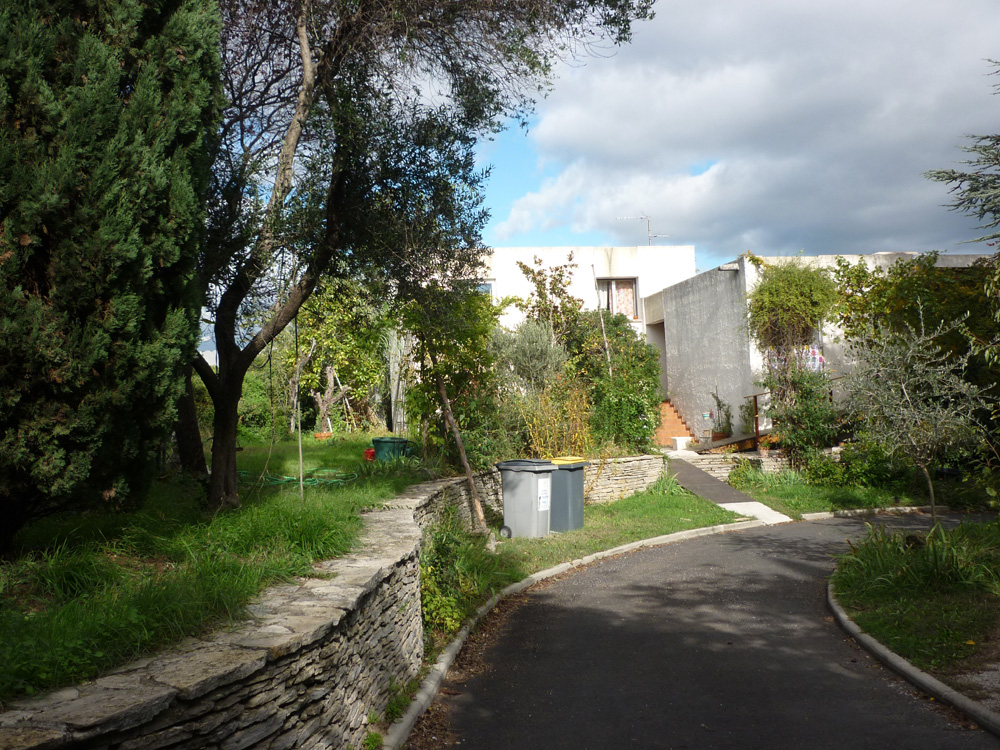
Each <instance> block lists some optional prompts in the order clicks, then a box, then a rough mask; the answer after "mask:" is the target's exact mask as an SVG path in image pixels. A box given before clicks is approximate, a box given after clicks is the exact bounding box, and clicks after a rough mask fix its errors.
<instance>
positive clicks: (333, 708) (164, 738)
mask: <svg viewBox="0 0 1000 750" xmlns="http://www.w3.org/2000/svg"><path fill="white" fill-rule="evenodd" d="M662 467H663V457H662V456H643V457H638V458H627V459H612V460H608V461H602V462H596V463H595V464H594V465H593V466H591V467H588V469H587V473H586V475H585V485H586V487H587V488H588V489H587V491H588V492H589V493H590V494H591V495H592V499H594V500H596V501H598V502H604V501H606V500H611V499H618V498H619V497H622V496H624V495H626V494H631V492H635V491H638V490H641V489H645V487H647V486H648V485H649V484H650V483H651V482H653V481H655V480H656V478H657V477H658V476H659V473H660V471H661V470H662ZM477 487H478V489H479V493H480V496H481V498H482V500H483V503H484V505H485V506H486V508H487V510H488V511H490V512H493V513H499V514H500V515H501V516H502V514H503V503H502V495H501V483H500V474H499V472H497V471H496V470H493V471H490V472H486V473H484V474H482V475H480V476H479V477H477ZM449 507H454V508H455V509H456V510H457V513H458V516H459V517H460V518H462V519H464V521H465V522H466V523H471V518H472V515H471V502H470V499H469V492H468V485H467V483H466V481H465V479H445V480H440V481H436V482H427V483H425V484H421V485H416V486H414V487H411V488H409V489H408V490H407V491H405V492H403V493H402V494H400V495H398V496H397V497H396V498H394V499H393V500H392V501H391V502H389V503H386V505H385V507H384V509H383V510H381V511H378V512H373V513H367V514H365V516H364V519H365V530H364V533H363V535H362V539H361V543H360V545H359V549H358V550H357V551H356V552H354V553H352V554H351V555H348V556H346V557H343V558H339V559H337V560H330V561H327V562H324V563H321V564H319V565H318V566H317V570H318V572H319V573H320V574H322V575H323V576H324V577H322V578H307V579H301V580H298V581H296V582H295V583H293V584H287V585H281V586H275V587H273V588H270V589H268V590H267V591H266V592H265V593H264V594H263V595H262V596H261V597H260V599H259V600H258V601H257V602H255V603H254V604H253V605H252V606H251V607H250V612H251V614H252V616H253V619H252V620H249V621H247V622H243V623H238V624H236V625H234V626H233V627H231V628H228V629H224V630H220V631H217V632H214V633H211V634H208V635H206V636H204V637H201V638H191V639H187V640H186V641H184V642H183V643H182V644H180V645H179V646H178V647H176V648H174V649H170V650H169V651H167V652H165V653H163V654H160V655H157V656H155V657H151V658H146V659H140V660H138V661H136V662H134V663H132V664H129V665H127V666H125V667H123V668H121V669H118V670H115V671H114V672H113V673H111V674H109V675H107V676H104V677H101V678H99V679H97V680H94V681H92V682H88V683H86V684H83V685H79V686H76V687H72V688H66V689H64V690H59V691H56V692H54V693H51V694H49V695H46V696H43V697H40V698H34V699H28V700H22V701H16V702H15V703H14V704H13V706H12V708H11V710H9V711H7V712H5V713H2V714H0V748H2V749H3V750H43V749H45V748H57V747H58V748H74V749H76V748H80V749H81V750H97V749H101V750H158V749H159V748H169V749H170V750H242V749H243V748H255V749H260V750H264V749H267V750H280V749H282V748H293V747H294V748H347V747H355V748H359V747H361V746H362V743H363V741H364V738H365V735H366V733H367V732H368V730H369V727H368V715H369V713H370V712H375V713H379V712H381V711H382V710H383V709H384V708H385V706H386V703H387V702H388V700H389V698H390V697H391V695H392V686H393V685H394V684H395V685H403V684H405V683H406V682H407V681H409V680H410V679H411V678H412V677H414V676H415V675H416V674H417V672H418V670H419V669H420V665H421V661H422V659H423V628H422V623H421V619H420V568H419V554H420V543H421V536H422V529H423V528H426V527H428V526H429V525H432V524H434V523H436V522H437V521H438V520H440V519H441V517H442V516H443V514H444V513H445V510H446V509H447V508H449Z"/></svg>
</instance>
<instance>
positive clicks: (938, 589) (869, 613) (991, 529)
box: [832, 522, 1000, 669]
mask: <svg viewBox="0 0 1000 750" xmlns="http://www.w3.org/2000/svg"><path fill="white" fill-rule="evenodd" d="M998 571H1000V526H998V524H997V523H996V522H993V523H989V524H972V523H969V524H962V525H961V526H958V527H957V528H954V529H951V530H947V529H944V528H942V527H941V526H935V527H934V528H933V529H932V530H931V531H930V532H929V533H928V534H926V535H922V534H904V533H903V532H899V531H887V530H886V529H884V528H882V527H874V526H871V525H869V526H868V530H867V536H866V538H865V539H864V540H862V541H861V542H859V543H858V544H856V545H853V544H852V545H851V551H850V552H849V553H847V554H845V555H843V556H842V557H841V558H840V559H839V561H838V565H837V570H836V572H835V573H834V576H833V579H832V581H833V586H834V589H835V591H836V592H837V595H838V597H839V598H840V599H841V602H842V603H843V604H844V606H845V607H846V608H847V609H848V610H849V611H851V614H852V616H853V617H854V619H855V621H856V622H857V623H858V625H859V626H860V627H862V628H864V629H865V630H866V631H868V632H869V633H871V635H872V636H873V637H875V638H877V639H878V640H880V641H882V642H883V643H885V644H886V645H887V646H889V647H890V648H892V649H893V650H894V651H896V652H897V653H899V654H901V655H902V656H904V657H905V658H907V659H909V660H911V661H912V662H914V663H915V664H917V665H918V666H920V667H922V668H926V669H931V668H941V667H947V666H948V665H950V664H953V663H955V662H956V661H957V660H959V659H961V658H963V657H965V656H968V655H969V654H971V653H972V652H973V651H974V650H975V647H976V646H977V644H979V643H980V642H982V640H983V637H984V636H986V635H987V634H988V633H990V632H991V631H992V630H993V629H994V628H995V627H996V623H997V619H998V616H1000V575H998Z"/></svg>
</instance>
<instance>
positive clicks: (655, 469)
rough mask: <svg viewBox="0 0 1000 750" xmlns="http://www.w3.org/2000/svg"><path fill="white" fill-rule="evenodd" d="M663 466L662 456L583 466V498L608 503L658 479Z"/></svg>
mask: <svg viewBox="0 0 1000 750" xmlns="http://www.w3.org/2000/svg"><path fill="white" fill-rule="evenodd" d="M664 466H665V464H664V457H663V456H662V455H656V456H632V457H629V458H615V459H606V460H597V461H592V462H591V463H590V466H588V467H586V468H585V469H584V474H583V496H584V499H586V500H587V502H591V503H609V502H613V501H614V500H621V499H622V498H623V497H628V496H629V495H633V494H635V493H636V492H642V491H643V490H645V489H646V488H647V487H649V485H651V484H652V483H653V482H655V481H656V480H657V479H659V477H660V474H662V473H663V469H664Z"/></svg>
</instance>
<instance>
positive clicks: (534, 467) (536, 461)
mask: <svg viewBox="0 0 1000 750" xmlns="http://www.w3.org/2000/svg"><path fill="white" fill-rule="evenodd" d="M496 467H497V468H498V469H500V471H534V472H542V471H552V470H553V469H555V464H553V463H552V462H551V461H546V460H545V459H544V458H515V459H511V460H510V461H500V462H499V463H498V464H497V465H496Z"/></svg>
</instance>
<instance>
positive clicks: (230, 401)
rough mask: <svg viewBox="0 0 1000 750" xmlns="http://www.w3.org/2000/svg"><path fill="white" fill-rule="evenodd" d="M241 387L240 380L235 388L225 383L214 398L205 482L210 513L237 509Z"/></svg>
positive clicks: (241, 382)
mask: <svg viewBox="0 0 1000 750" xmlns="http://www.w3.org/2000/svg"><path fill="white" fill-rule="evenodd" d="M227 386H228V387H227ZM242 386H243V379H242V377H241V378H240V382H239V384H238V385H235V386H234V385H233V384H232V383H225V384H224V385H223V387H222V388H221V389H220V390H221V393H220V397H219V398H216V399H213V402H214V403H215V422H214V424H213V435H214V439H213V440H212V474H211V478H210V479H209V483H208V507H209V510H212V511H218V510H223V509H225V508H239V507H240V494H239V489H238V487H237V474H236V432H237V426H238V424H239V403H240V395H241V392H242Z"/></svg>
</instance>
